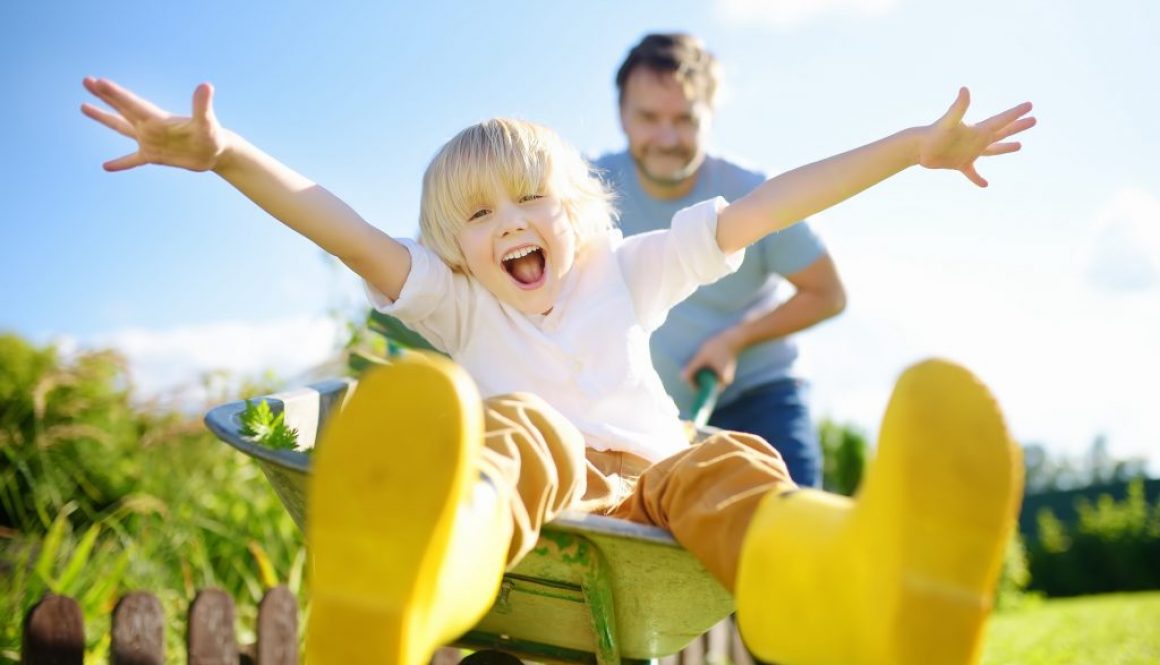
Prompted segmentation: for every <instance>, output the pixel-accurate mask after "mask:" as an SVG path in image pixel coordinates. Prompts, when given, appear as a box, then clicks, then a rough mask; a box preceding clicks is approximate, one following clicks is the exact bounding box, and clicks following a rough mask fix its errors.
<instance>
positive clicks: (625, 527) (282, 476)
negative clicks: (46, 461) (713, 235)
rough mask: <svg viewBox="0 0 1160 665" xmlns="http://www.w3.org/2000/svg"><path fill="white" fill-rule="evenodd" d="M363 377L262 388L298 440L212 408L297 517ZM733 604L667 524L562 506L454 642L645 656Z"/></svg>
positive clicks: (667, 648)
mask: <svg viewBox="0 0 1160 665" xmlns="http://www.w3.org/2000/svg"><path fill="white" fill-rule="evenodd" d="M698 381H699V385H700V389H699V399H698V403H699V406H698V409H697V411H696V414H695V419H694V423H695V424H696V425H697V430H696V435H695V437H694V440H696V439H699V438H702V437H703V436H705V435H706V434H707V433H708V430H707V429H705V428H704V423H705V421H706V420H707V419H708V414H709V412H710V411H711V410H712V406H713V402H714V400H715V397H716V377H715V376H714V375H713V374H712V373H711V372H708V371H704V372H702V373H701V374H700V375H699V376H698ZM357 389H358V381H357V380H355V379H349V378H342V379H331V380H327V381H322V382H320V383H316V384H312V385H310V386H307V387H305V388H300V389H296V390H290V391H287V392H281V393H277V394H273V395H269V396H266V397H262V398H258V399H260V400H261V399H264V400H265V401H266V402H267V404H268V405H269V407H270V409H271V411H272V412H273V413H275V414H277V413H282V414H283V418H284V422H285V423H286V425H288V426H289V427H292V428H294V429H296V430H297V432H298V448H299V450H296V451H288V450H274V449H271V448H267V447H264V446H262V445H259V444H256V443H254V442H252V441H251V440H249V438H248V437H246V436H244V435H243V434H242V432H241V421H240V415H241V413H242V412H243V411H244V410H245V408H246V404H245V402H243V401H236V402H230V403H227V404H223V405H221V406H218V407H216V408H214V409H212V410H211V411H210V412H209V413H208V414H207V415H206V417H205V422H206V424H207V426H208V427H209V429H210V430H211V431H212V432H213V433H214V434H215V435H217V436H218V438H220V439H221V440H222V441H224V442H226V443H228V444H229V445H231V446H233V447H234V448H236V449H237V450H239V451H241V452H242V453H244V454H246V455H248V456H250V457H251V458H253V459H254V460H255V461H256V462H257V463H258V465H259V466H260V467H261V469H262V471H263V472H264V473H265V475H266V477H267V479H269V482H270V484H271V486H273V488H274V491H275V492H276V493H277V495H278V497H279V498H280V499H281V500H282V503H283V504H284V505H285V507H286V509H287V511H289V513H290V515H291V516H292V517H293V519H294V521H295V522H296V523H297V524H298V526H299V527H303V525H304V520H305V515H306V501H307V496H306V488H307V484H308V476H309V474H310V457H309V455H308V454H306V453H304V452H300V451H301V450H306V449H310V448H313V446H314V444H315V442H316V441H317V439H318V437H319V434H320V432H322V431H323V429H324V427H325V425H326V422H327V420H328V419H329V418H330V417H331V416H332V415H333V414H335V413H336V412H337V411H338V410H340V409H341V408H342V404H343V402H344V400H345V399H346V398H347V397H349V396H350V395H351V394H353V391H355V390H357ZM733 611H734V607H733V599H732V597H731V596H730V595H729V593H728V592H727V591H726V590H725V589H724V588H723V587H722V586H721V585H720V584H719V583H718V582H717V581H716V580H715V579H713V577H711V576H710V575H709V573H708V572H706V571H705V569H704V568H703V567H702V566H701V564H700V563H699V562H698V561H697V560H696V559H694V558H693V556H692V555H691V554H689V553H688V552H687V551H686V550H685V549H684V548H682V547H681V546H680V545H679V544H677V542H676V541H675V540H674V539H673V537H672V536H671V535H670V534H669V532H668V531H666V530H664V529H661V528H658V527H654V526H647V525H641V524H636V523H632V522H627V521H624V520H619V519H614V518H610V517H604V516H600V515H591V514H585V513H578V512H565V513H563V514H561V515H560V516H559V517H557V518H556V519H555V520H553V521H552V522H550V523H549V524H546V525H545V526H544V527H543V529H542V531H541V534H540V538H539V541H538V542H537V543H536V546H535V547H534V548H533V550H532V551H531V552H530V553H529V554H528V555H527V556H525V557H524V559H523V560H521V561H520V562H519V563H518V565H516V566H515V567H514V568H513V569H512V570H510V571H508V573H507V574H506V575H505V576H504V578H503V581H502V584H501V587H500V593H499V596H498V597H497V598H496V600H495V602H494V604H493V606H492V608H491V610H490V611H489V612H488V614H487V615H486V616H485V617H484V618H483V620H482V621H481V622H480V623H479V624H478V625H477V626H476V627H475V628H474V629H472V630H471V631H469V632H468V633H467V634H465V635H463V636H461V637H460V638H459V639H458V640H456V641H455V642H454V643H453V644H452V645H451V646H457V647H465V648H469V649H473V650H476V653H475V654H473V655H472V656H469V657H468V659H465V661H466V660H470V661H471V662H472V663H474V664H475V665H479V663H481V662H493V663H513V662H517V661H516V658H517V657H518V658H527V659H529V660H534V661H538V662H562V663H597V664H599V665H617V664H619V663H643V662H645V661H650V660H652V659H656V658H660V657H663V656H667V655H671V654H674V653H676V652H678V651H680V650H681V649H682V648H684V647H685V646H686V645H687V644H689V643H690V642H692V641H693V640H694V639H696V638H697V637H699V636H700V635H702V634H703V633H704V632H705V631H707V630H708V629H709V628H711V627H712V626H714V625H715V624H717V623H718V622H720V621H721V620H722V619H723V618H725V617H726V616H728V615H729V614H731V613H732V612H733Z"/></svg>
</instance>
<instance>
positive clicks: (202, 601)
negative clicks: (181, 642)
mask: <svg viewBox="0 0 1160 665" xmlns="http://www.w3.org/2000/svg"><path fill="white" fill-rule="evenodd" d="M185 646H186V649H187V650H188V653H189V665H238V642H237V639H236V638H235V637H234V601H233V600H231V599H230V597H229V596H227V595H226V594H225V592H224V591H222V590H220V589H204V590H202V591H199V592H198V593H197V596H196V597H195V598H194V599H193V603H191V604H190V606H189V625H188V627H187V632H186V642H185Z"/></svg>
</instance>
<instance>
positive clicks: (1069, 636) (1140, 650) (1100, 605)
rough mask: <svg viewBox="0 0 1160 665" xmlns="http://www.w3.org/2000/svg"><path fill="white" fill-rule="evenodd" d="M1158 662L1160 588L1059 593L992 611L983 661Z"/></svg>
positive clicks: (1002, 664) (1051, 664)
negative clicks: (1102, 593) (1073, 594)
mask: <svg viewBox="0 0 1160 665" xmlns="http://www.w3.org/2000/svg"><path fill="white" fill-rule="evenodd" d="M1156 663H1160V592H1149V593H1122V594H1109V595H1105V596H1086V597H1081V598H1060V599H1053V600H1047V601H1045V602H1043V603H1041V604H1034V605H1032V606H1029V607H1027V608H1026V609H1018V610H1013V611H1010V612H1004V613H1001V614H997V615H994V618H993V619H992V620H991V626H990V629H989V633H988V637H987V644H986V647H985V648H984V650H983V664H984V665H1016V664H1018V665H1096V664H1098V665H1155V664H1156Z"/></svg>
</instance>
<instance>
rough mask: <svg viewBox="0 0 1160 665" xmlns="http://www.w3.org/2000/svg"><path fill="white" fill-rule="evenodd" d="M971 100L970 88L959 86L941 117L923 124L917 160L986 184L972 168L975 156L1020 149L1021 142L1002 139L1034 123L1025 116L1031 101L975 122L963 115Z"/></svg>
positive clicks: (1029, 117)
mask: <svg viewBox="0 0 1160 665" xmlns="http://www.w3.org/2000/svg"><path fill="white" fill-rule="evenodd" d="M970 104H971V93H970V91H968V90H967V89H966V88H959V96H958V98H957V99H955V102H954V103H953V104H951V107H950V108H949V109H948V110H947V112H946V113H945V114H944V115H943V117H941V118H939V119H938V120H937V121H936V122H935V123H934V124H933V125H930V126H929V127H926V128H925V132H924V135H923V136H922V138H921V140H920V141H919V146H918V157H917V161H918V163H919V164H921V165H922V166H925V167H926V168H928V169H954V170H956V171H961V172H962V173H963V175H965V176H967V178H968V179H970V181H971V182H973V183H975V184H976V185H978V186H979V187H986V186H987V181H986V180H985V179H983V177H982V176H980V175H979V172H978V171H976V170H975V160H976V159H978V158H979V157H990V156H992V155H1003V154H1006V153H1009V152H1015V151H1017V150H1019V149H1020V148H1021V147H1023V146H1022V144H1020V143H1019V142H1017V141H1004V139H1006V138H1008V137H1010V136H1012V135H1014V134H1018V133H1019V132H1022V131H1023V130H1025V129H1030V128H1031V127H1034V126H1035V118H1034V117H1031V116H1027V113H1028V112H1029V111H1031V102H1024V103H1022V104H1020V105H1018V106H1013V107H1011V108H1010V109H1007V110H1006V111H1003V112H1002V113H999V114H997V115H993V116H991V117H990V118H987V119H986V120H984V121H982V122H980V123H978V124H976V125H967V124H964V123H963V116H964V115H966V113H967V107H968V106H970ZM1024 116H1027V117H1024Z"/></svg>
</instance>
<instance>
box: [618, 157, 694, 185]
mask: <svg viewBox="0 0 1160 665" xmlns="http://www.w3.org/2000/svg"><path fill="white" fill-rule="evenodd" d="M630 154H631V153H630ZM653 154H660V155H671V156H674V157H679V158H681V159H683V160H685V165H684V166H683V167H681V168H680V169H678V170H677V171H675V172H671V173H668V174H666V175H660V174H657V173H654V172H653V171H651V170H649V168H648V167H647V166H646V165H645V159H644V158H641V157H637V156H636V155H635V154H632V161H633V162H634V163H635V164H636V170H637V173H640V174H641V175H642V176H644V178H645V180H648V181H649V182H651V183H653V184H654V185H660V186H662V187H673V186H676V185H679V184H681V183H683V182H685V181H686V180H688V179H689V178H691V177H693V175H695V174H696V173H697V169H699V168H701V162H703V161H704V159H701V158H700V156H699V155H698V154H697V153H693V154H689V152H688V151H686V150H680V151H670V152H654V153H653Z"/></svg>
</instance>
